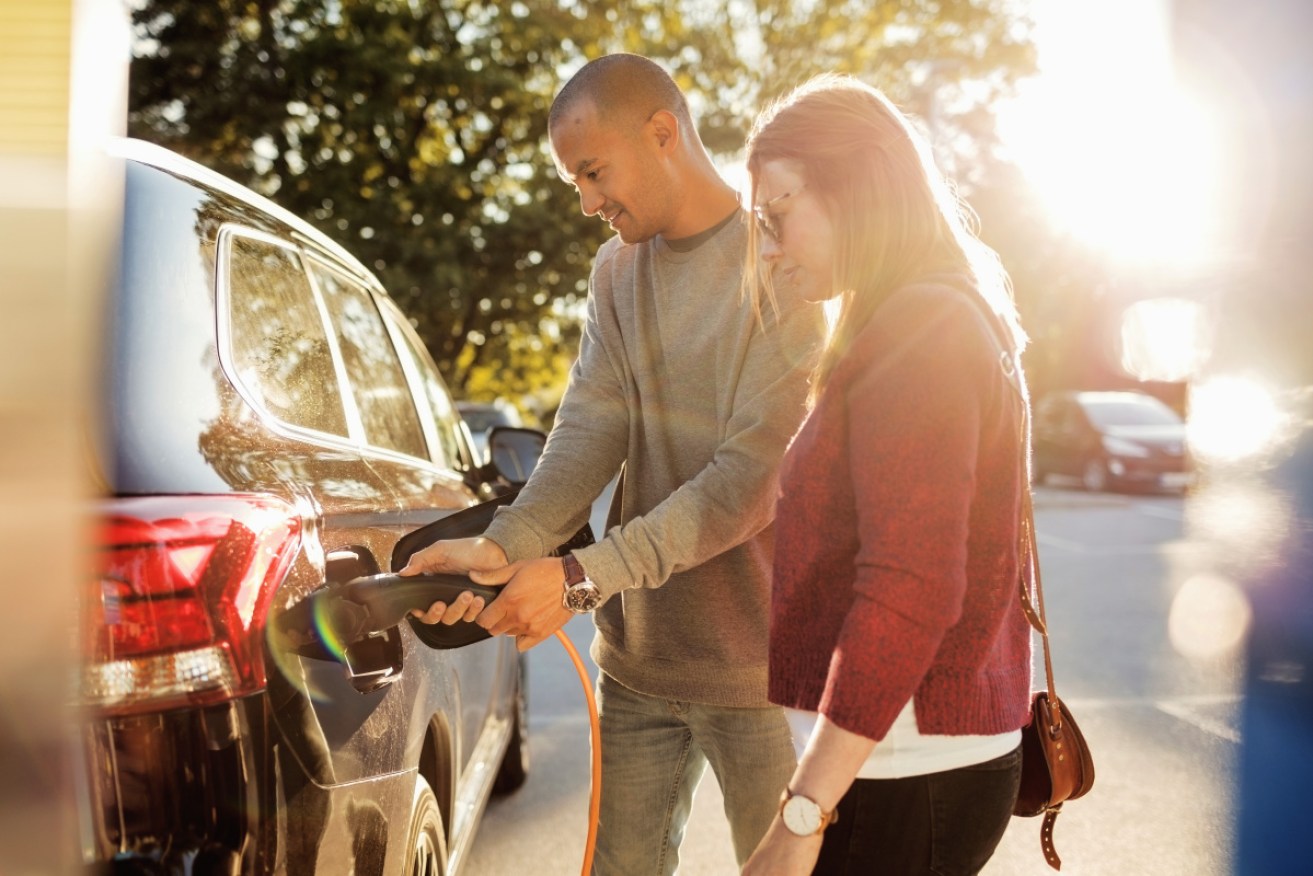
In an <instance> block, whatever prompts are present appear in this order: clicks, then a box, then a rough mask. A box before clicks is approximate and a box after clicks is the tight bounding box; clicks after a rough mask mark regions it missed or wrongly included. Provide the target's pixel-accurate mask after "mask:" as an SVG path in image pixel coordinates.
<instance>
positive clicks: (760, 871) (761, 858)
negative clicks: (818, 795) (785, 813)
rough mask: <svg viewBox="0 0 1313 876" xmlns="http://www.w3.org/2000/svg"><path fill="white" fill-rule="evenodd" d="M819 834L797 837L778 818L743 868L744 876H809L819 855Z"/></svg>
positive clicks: (820, 837) (820, 836)
mask: <svg viewBox="0 0 1313 876" xmlns="http://www.w3.org/2000/svg"><path fill="white" fill-rule="evenodd" d="M821 841H822V835H821V834H819V833H818V834H815V835H813V836H798V835H797V834H796V833H794V832H793V831H791V830H789V829H788V828H787V827H785V826H784V822H783V821H782V820H781V819H780V817H779V816H778V815H776V816H775V820H774V821H772V822H771V823H770V829H769V830H767V831H766V835H765V836H764V837H762V838H761V842H760V843H758V844H757V849H756V851H754V852H753V853H752V857H751V858H748V863H747V864H745V865H744V866H743V876H808V874H810V873H811V871H812V870H813V869H815V867H816V859H817V858H819V857H820V856H821Z"/></svg>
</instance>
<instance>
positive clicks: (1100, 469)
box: [1080, 459, 1108, 493]
mask: <svg viewBox="0 0 1313 876" xmlns="http://www.w3.org/2000/svg"><path fill="white" fill-rule="evenodd" d="M1080 481H1081V485H1082V486H1083V487H1085V489H1086V490H1089V491H1090V492H1091V493H1102V492H1103V491H1104V490H1106V489H1108V466H1107V464H1106V463H1105V462H1104V461H1103V460H1102V459H1091V460H1090V461H1089V462H1087V463H1085V469H1084V471H1082V472H1081V477H1080Z"/></svg>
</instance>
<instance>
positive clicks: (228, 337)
mask: <svg viewBox="0 0 1313 876" xmlns="http://www.w3.org/2000/svg"><path fill="white" fill-rule="evenodd" d="M234 236H236V237H245V238H250V239H253V240H258V241H260V242H262V243H267V244H271V245H273V246H278V247H280V248H282V249H285V250H291V251H292V252H294V253H295V254H296V255H297V256H298V257H299V258H300V259H301V260H302V261H308V260H311V259H313V260H315V261H318V262H320V263H322V264H324V265H326V266H328V267H330V268H334V269H335V268H336V266H335V265H334V264H333V262H332V261H331V260H329V259H327V258H323V257H322V256H320V255H319V254H318V253H315V252H313V251H310V250H307V249H306V248H305V247H304V246H301V245H297V244H293V243H289V242H288V241H286V240H284V239H282V238H280V237H277V236H275V235H272V234H269V233H267V232H263V231H259V230H257V229H254V228H248V227H246V226H243V225H238V224H236V223H233V222H225V223H224V224H223V225H221V226H220V227H219V232H218V234H217V235H216V236H215V241H216V248H217V259H216V264H215V284H216V287H217V288H216V289H215V291H214V295H215V307H214V312H215V320H216V323H217V324H216V347H215V349H216V353H217V355H218V358H219V368H220V369H221V370H222V371H223V373H224V375H225V376H226V377H227V378H228V383H229V384H230V385H231V386H232V387H233V389H234V391H236V393H237V394H238V395H239V396H241V398H242V400H243V401H245V402H246V404H247V406H248V407H250V409H251V410H252V411H254V412H255V415H256V417H257V418H258V419H259V420H260V421H261V422H262V423H263V424H264V425H265V427H266V428H268V429H269V430H270V431H272V432H274V433H275V434H278V435H282V436H283V437H285V438H292V439H295V440H300V441H309V442H312V443H314V444H317V445H319V446H322V447H326V448H333V449H340V450H349V451H351V452H353V453H356V454H358V455H360V456H362V457H373V458H377V459H382V460H388V461H391V462H402V463H406V464H408V465H412V466H413V465H418V466H420V467H422V468H424V469H425V470H427V471H429V472H432V473H438V474H443V475H447V476H451V477H452V478H453V479H454V480H456V481H459V480H461V478H460V476H459V473H456V472H454V470H453V469H451V468H449V467H447V466H441V465H438V464H436V463H435V462H434V461H433V460H432V459H426V458H424V457H421V456H411V455H409V454H406V453H401V452H399V451H395V450H390V449H388V448H384V447H377V446H375V445H372V444H369V443H368V442H367V441H366V440H365V439H364V424H363V422H362V421H361V419H360V413H359V410H358V409H357V408H356V406H355V399H354V398H345V397H344V396H349V395H350V391H351V390H350V386H351V384H350V382H349V381H348V380H347V379H346V374H345V370H346V364H345V362H344V361H343V359H342V352H341V350H340V349H339V348H338V345H337V336H336V332H335V330H334V327H333V325H332V323H331V321H330V322H327V323H325V324H324V331H325V334H326V336H327V337H328V344H329V350H330V353H331V355H332V357H333V371H334V373H335V374H336V375H337V379H338V395H339V397H344V398H343V415H344V416H345V417H346V421H347V432H348V433H350V434H348V435H345V436H344V435H334V434H333V433H331V432H322V431H320V430H318V429H310V428H307V427H305V426H299V425H297V424H295V423H289V422H287V421H286V420H283V419H282V418H281V417H278V416H277V415H275V414H274V413H273V412H272V411H270V410H269V409H268V408H267V407H265V405H264V402H263V401H262V400H260V399H259V398H258V397H257V396H256V394H255V393H253V392H252V391H251V389H250V387H248V386H247V385H246V383H245V381H244V380H243V379H242V377H241V375H240V374H239V373H238V372H237V369H236V368H235V367H234V365H233V360H234V355H233V349H232V325H231V319H230V317H229V313H230V310H231V308H230V304H231V300H230V288H231V287H230V282H229V281H230V270H229V263H230V261H231V258H232V256H231V239H232V237H234ZM337 273H339V274H343V275H345V276H348V277H350V278H351V279H352V280H353V282H356V283H361V281H360V279H359V278H358V277H356V276H355V275H354V273H353V272H350V271H342V270H337ZM306 279H307V282H308V283H309V285H310V288H311V291H312V293H313V294H314V296H315V306H316V308H318V310H319V318H320V320H321V321H323V320H325V319H327V314H326V306H325V305H324V302H323V297H322V295H321V294H320V291H319V287H318V285H317V284H316V283H315V280H314V275H313V274H312V273H310V272H309V271H306ZM361 285H363V286H365V288H366V289H367V290H369V291H370V293H371V295H373V296H374V298H375V300H377V294H376V290H374V289H373V288H371V286H372V284H368V283H361ZM385 324H386V322H385ZM398 358H401V357H399V356H398ZM403 372H404V366H403ZM427 401H428V400H427V399H425V403H426V404H427ZM347 405H349V406H350V407H347ZM421 425H422V424H421ZM426 450H427V448H426Z"/></svg>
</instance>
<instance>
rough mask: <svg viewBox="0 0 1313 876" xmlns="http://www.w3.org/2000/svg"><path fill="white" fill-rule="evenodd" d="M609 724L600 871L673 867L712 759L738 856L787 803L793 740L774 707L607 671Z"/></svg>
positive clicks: (658, 872)
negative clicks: (673, 693)
mask: <svg viewBox="0 0 1313 876" xmlns="http://www.w3.org/2000/svg"><path fill="white" fill-rule="evenodd" d="M597 704H598V709H599V711H600V713H601V723H602V813H601V823H600V825H599V827H598V834H597V851H596V854H595V856H594V859H593V860H594V863H593V873H594V876H645V874H653V876H670V874H672V873H674V872H675V870H676V868H677V867H678V866H679V845H680V842H681V841H682V840H683V839H684V825H685V823H686V822H687V821H688V815H689V811H690V810H691V809H692V807H693V792H694V791H695V790H696V789H697V785H698V781H699V780H701V778H702V773H703V772H704V771H705V770H706V767H707V765H708V764H710V765H711V770H712V772H713V773H715V775H716V779H717V780H718V781H719V782H720V788H721V791H722V793H723V794H724V797H725V816H726V817H727V818H728V819H729V826H730V834H731V836H732V838H733V840H734V853H735V856H736V857H737V858H738V861H739V865H740V866H742V864H743V862H744V861H746V860H747V859H748V856H749V855H751V854H752V850H753V849H755V848H756V847H757V843H758V842H759V841H760V840H761V838H762V836H763V835H765V833H766V828H768V827H769V826H770V823H771V820H772V819H773V818H774V817H775V813H776V812H777V811H779V805H780V794H781V792H782V791H783V790H784V786H785V785H786V784H787V783H788V781H789V777H790V776H791V775H793V768H794V765H795V761H794V755H793V742H792V740H791V737H790V735H789V727H788V723H787V722H786V721H785V720H784V713H783V711H781V710H780V709H779V708H776V707H774V706H772V707H769V708H761V709H736V708H730V707H727V706H708V705H704V704H701V703H684V702H678V701H675V700H666V699H662V698H660V697H650V696H646V695H644V694H640V693H637V692H635V691H632V690H629V689H628V688H626V687H625V686H624V685H622V684H620V683H619V682H618V681H616V680H615V679H614V678H611V677H610V676H609V675H607V674H606V673H605V672H603V673H599V675H598V679H597Z"/></svg>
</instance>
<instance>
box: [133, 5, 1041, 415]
mask: <svg viewBox="0 0 1313 876" xmlns="http://www.w3.org/2000/svg"><path fill="white" fill-rule="evenodd" d="M134 7H135V8H134V16H133V17H134V24H135V28H136V33H137V44H136V50H135V58H134V61H133V65H132V72H131V98H130V101H131V102H130V119H129V129H130V132H131V133H132V134H133V135H134V136H138V137H142V138H144V139H148V140H151V141H154V142H157V143H161V144H163V145H166V146H169V147H171V148H173V149H176V150H178V151H179V152H182V153H184V154H186V155H189V156H191V157H193V158H195V159H196V160H198V161H200V162H201V163H203V164H206V165H209V166H211V167H214V168H215V169H217V170H219V171H221V172H223V173H226V174H228V175H230V176H232V177H234V178H236V179H238V180H240V181H242V182H245V183H246V184H248V185H250V186H251V187H252V188H255V189H256V190H257V191H261V192H263V193H265V194H267V195H269V196H270V197H272V198H273V199H274V200H276V201H278V202H279V203H280V204H282V205H283V206H285V207H287V208H288V209H290V210H292V211H293V212H295V213H297V214H299V215H302V216H304V217H306V218H307V219H308V220H309V221H311V222H313V223H314V224H316V225H317V226H319V227H320V228H322V229H323V230H324V231H325V232H326V233H328V234H329V235H330V236H331V237H333V238H335V239H337V240H339V241H341V242H342V243H343V244H345V245H346V246H347V248H348V249H350V250H351V251H352V252H354V253H355V254H356V255H357V256H359V257H360V258H361V260H362V261H364V262H365V263H366V264H367V265H369V266H370V267H371V268H372V269H373V270H374V271H375V272H376V273H377V274H378V275H379V277H380V279H381V280H382V281H383V283H384V284H385V285H386V286H387V288H388V289H389V291H390V292H391V294H392V295H393V296H394V297H395V298H396V299H397V300H398V301H399V302H400V303H401V305H402V306H403V308H404V309H405V310H406V312H407V313H409V314H410V315H411V316H412V317H413V318H414V319H415V321H416V323H417V328H418V330H419V332H420V335H421V337H423V338H424V340H425V342H426V343H427V344H428V346H429V349H430V350H431V351H432V353H433V355H434V358H435V359H436V360H437V361H438V364H439V366H440V367H442V369H443V371H444V373H445V374H446V375H447V377H448V380H449V381H450V383H451V384H452V387H453V390H454V391H455V392H456V393H457V394H458V395H466V396H470V397H474V398H484V399H487V398H491V397H493V396H497V395H505V396H508V397H510V398H513V399H518V398H522V397H523V396H524V395H526V394H533V395H536V396H538V397H539V398H540V399H542V400H544V401H543V403H542V406H543V407H544V408H545V410H544V411H543V413H544V414H545V415H550V407H551V400H552V399H553V398H555V397H557V396H559V393H560V390H561V387H562V385H563V382H564V379H565V374H566V366H567V365H568V363H569V362H570V360H571V359H572V358H573V351H574V349H575V346H576V344H577V338H578V326H577V322H576V320H577V313H578V311H579V302H581V301H582V299H583V297H584V295H585V293H586V283H587V275H588V268H589V265H590V264H591V260H592V255H593V253H594V252H595V250H596V248H597V246H598V245H600V243H601V242H602V240H603V239H604V237H605V235H606V230H605V226H604V225H602V224H601V223H599V222H597V221H596V220H593V219H587V218H585V217H583V216H582V215H580V213H579V210H578V202H577V200H576V198H575V196H574V194H573V192H572V191H571V190H570V189H569V187H568V186H566V185H564V184H563V183H561V182H560V181H559V180H558V179H557V178H556V174H555V170H554V168H553V166H552V162H551V159H550V155H549V152H548V149H547V143H546V131H545V126H546V119H547V112H548V108H549V107H550V104H551V100H552V97H553V95H554V94H555V93H556V91H557V90H558V89H559V87H560V86H561V84H562V83H563V81H564V79H565V78H568V76H569V74H570V73H572V72H573V71H574V70H575V69H577V68H578V66H579V65H581V64H582V63H583V62H584V61H585V60H586V59H588V58H593V57H596V56H598V55H600V54H604V53H606V52H609V51H634V52H639V53H642V54H646V55H649V56H651V57H653V58H655V59H657V60H658V61H661V62H662V63H664V64H665V65H666V66H667V67H668V69H670V70H671V71H672V73H673V74H674V75H675V77H676V79H677V81H679V82H680V84H681V85H682V86H683V87H684V88H685V90H686V91H687V92H688V93H689V94H690V98H691V100H692V103H693V106H694V111H695V114H696V115H698V116H699V118H700V120H701V125H700V127H701V130H702V133H703V136H704V139H705V141H706V142H707V144H708V147H709V148H710V149H711V150H712V151H713V152H714V153H717V154H719V155H721V156H728V157H732V156H733V155H734V153H736V152H737V151H738V150H739V149H740V148H741V146H742V142H743V137H744V135H745V133H746V130H747V128H748V126H749V125H750V124H751V120H752V118H753V117H754V115H755V113H756V111H757V109H758V108H759V107H760V106H761V105H762V103H763V101H765V100H768V99H769V98H771V97H774V96H776V95H778V94H780V93H782V92H783V91H785V90H787V89H788V88H789V87H790V86H792V85H794V84H796V83H797V82H799V81H801V80H802V79H804V78H805V77H806V76H808V75H810V74H812V73H815V72H819V71H822V70H838V71H846V72H852V73H855V74H858V75H861V76H863V77H864V78H866V79H867V80H868V81H871V82H873V83H874V84H876V85H878V86H880V87H882V88H884V89H885V90H886V91H888V93H889V94H890V95H891V96H892V97H894V99H895V100H898V101H899V102H901V103H902V104H903V105H904V106H905V107H906V108H907V109H909V110H911V111H913V112H915V113H919V114H920V115H922V116H923V117H925V118H926V119H927V120H928V121H929V122H930V123H932V124H933V125H934V126H935V127H936V129H937V134H938V136H937V138H936V139H937V140H939V141H941V142H948V143H950V144H952V147H953V148H952V150H950V151H956V152H963V151H966V150H967V149H968V147H970V148H972V149H976V148H979V147H980V146H981V145H982V144H983V145H984V146H985V147H988V145H989V142H990V136H991V134H990V131H991V130H992V126H991V125H990V124H989V120H988V118H987V114H986V115H985V116H982V114H981V108H982V107H985V106H988V105H989V103H990V101H992V100H993V99H995V98H996V97H997V96H999V95H1000V94H1003V93H1005V92H1006V91H1007V89H1008V88H1010V86H1011V83H1013V82H1014V81H1015V80H1016V79H1017V77H1019V76H1021V75H1025V74H1027V73H1029V72H1031V70H1032V68H1033V49H1032V46H1031V44H1030V43H1029V41H1028V39H1027V37H1026V31H1025V29H1024V27H1023V24H1024V23H1022V22H1019V21H1018V20H1016V19H1015V18H1014V17H1012V16H1011V14H1010V10H1011V7H1012V4H1011V2H1010V0H908V2H870V0H833V2H824V0H748V2H743V3H733V4H728V5H727V6H726V5H722V4H715V3H708V2H706V0H674V2H658V0H573V2H571V0H512V2H509V3H505V2H495V0H442V2H431V0H209V2H206V3H196V2H193V0H134ZM528 413H531V414H533V413H536V412H535V411H528Z"/></svg>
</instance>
